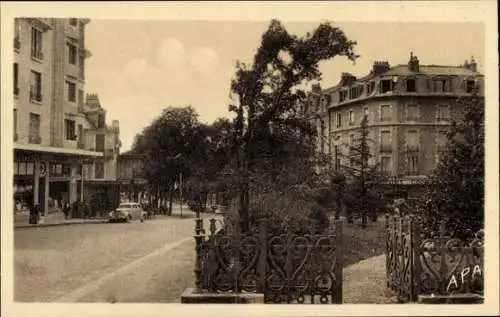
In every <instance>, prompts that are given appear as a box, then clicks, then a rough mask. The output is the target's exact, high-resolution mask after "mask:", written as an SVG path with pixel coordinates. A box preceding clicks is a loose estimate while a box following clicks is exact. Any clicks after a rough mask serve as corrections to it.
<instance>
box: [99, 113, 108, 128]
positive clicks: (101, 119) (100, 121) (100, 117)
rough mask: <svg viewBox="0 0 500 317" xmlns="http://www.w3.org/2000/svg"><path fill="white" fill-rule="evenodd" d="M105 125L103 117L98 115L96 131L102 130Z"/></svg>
mask: <svg viewBox="0 0 500 317" xmlns="http://www.w3.org/2000/svg"><path fill="white" fill-rule="evenodd" d="M105 125H106V122H105V120H104V115H103V114H100V115H99V118H98V119H97V128H98V129H104V128H105Z"/></svg>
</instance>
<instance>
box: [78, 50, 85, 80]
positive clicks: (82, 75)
mask: <svg viewBox="0 0 500 317" xmlns="http://www.w3.org/2000/svg"><path fill="white" fill-rule="evenodd" d="M79 60H80V62H79V63H78V66H79V76H80V78H81V79H85V57H84V56H83V55H80V57H79Z"/></svg>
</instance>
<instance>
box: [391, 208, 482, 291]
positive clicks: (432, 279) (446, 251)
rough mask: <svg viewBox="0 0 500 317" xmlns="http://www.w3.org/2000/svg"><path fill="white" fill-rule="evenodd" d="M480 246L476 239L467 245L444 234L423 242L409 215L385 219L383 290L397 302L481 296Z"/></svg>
mask: <svg viewBox="0 0 500 317" xmlns="http://www.w3.org/2000/svg"><path fill="white" fill-rule="evenodd" d="M483 264H484V247H483V241H482V239H480V238H477V239H475V240H474V241H472V242H471V243H470V244H465V243H463V242H462V241H460V240H458V239H451V238H449V237H447V236H445V234H444V230H441V233H440V235H439V236H438V237H435V238H430V239H423V236H422V234H421V228H420V225H419V223H418V222H417V221H416V220H415V219H414V218H413V217H412V216H389V217H388V219H387V224H386V274H387V287H388V289H390V290H391V291H393V292H394V293H395V295H396V296H397V297H398V299H399V300H400V301H416V300H417V299H418V295H420V294H435V295H452V294H458V293H478V294H482V292H483V285H484V278H483Z"/></svg>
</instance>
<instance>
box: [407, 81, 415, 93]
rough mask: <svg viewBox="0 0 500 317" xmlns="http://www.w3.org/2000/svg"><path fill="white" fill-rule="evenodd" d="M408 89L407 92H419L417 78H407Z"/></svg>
mask: <svg viewBox="0 0 500 317" xmlns="http://www.w3.org/2000/svg"><path fill="white" fill-rule="evenodd" d="M406 91H407V92H417V85H416V82H415V78H408V79H407V80H406Z"/></svg>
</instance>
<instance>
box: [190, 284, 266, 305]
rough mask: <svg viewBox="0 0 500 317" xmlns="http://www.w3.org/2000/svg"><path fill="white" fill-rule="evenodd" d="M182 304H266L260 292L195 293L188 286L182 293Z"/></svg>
mask: <svg viewBox="0 0 500 317" xmlns="http://www.w3.org/2000/svg"><path fill="white" fill-rule="evenodd" d="M181 303H182V304H264V294H258V293H240V294H234V293H224V294H221V293H201V294H197V293H194V289H193V288H187V289H186V290H185V291H184V293H182V295H181Z"/></svg>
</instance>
